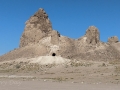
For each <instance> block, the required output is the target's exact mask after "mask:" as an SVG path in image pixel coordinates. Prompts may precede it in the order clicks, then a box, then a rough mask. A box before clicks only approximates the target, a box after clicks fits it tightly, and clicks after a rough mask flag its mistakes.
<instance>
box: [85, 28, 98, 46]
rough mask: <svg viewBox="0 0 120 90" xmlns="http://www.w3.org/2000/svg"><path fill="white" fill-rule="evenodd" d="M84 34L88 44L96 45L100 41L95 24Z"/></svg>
mask: <svg viewBox="0 0 120 90" xmlns="http://www.w3.org/2000/svg"><path fill="white" fill-rule="evenodd" d="M85 36H86V37H87V39H86V41H87V43H88V44H92V45H96V44H98V43H99V41H100V35H99V31H98V29H97V28H96V27H95V26H90V27H89V28H88V30H87V31H86V34H85Z"/></svg>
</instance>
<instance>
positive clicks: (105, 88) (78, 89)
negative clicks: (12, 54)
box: [0, 80, 120, 90]
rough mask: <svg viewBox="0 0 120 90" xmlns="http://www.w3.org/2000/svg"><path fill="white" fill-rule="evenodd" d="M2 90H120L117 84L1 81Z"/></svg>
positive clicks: (0, 87)
mask: <svg viewBox="0 0 120 90" xmlns="http://www.w3.org/2000/svg"><path fill="white" fill-rule="evenodd" d="M0 89H1V90H120V85H117V84H86V83H71V82H52V81H42V80H39V81H36V80H33V81H21V80H4V81H0Z"/></svg>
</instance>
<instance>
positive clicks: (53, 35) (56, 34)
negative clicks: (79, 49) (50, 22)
mask: <svg viewBox="0 0 120 90" xmlns="http://www.w3.org/2000/svg"><path fill="white" fill-rule="evenodd" d="M59 37H60V34H59V32H58V31H55V30H53V31H52V32H51V43H52V44H53V45H58V44H59Z"/></svg>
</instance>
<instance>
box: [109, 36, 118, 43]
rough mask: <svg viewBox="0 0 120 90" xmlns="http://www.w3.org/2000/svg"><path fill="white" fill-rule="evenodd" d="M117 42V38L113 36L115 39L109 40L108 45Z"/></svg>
mask: <svg viewBox="0 0 120 90" xmlns="http://www.w3.org/2000/svg"><path fill="white" fill-rule="evenodd" d="M117 42H119V40H118V37H117V36H113V37H110V38H108V43H110V44H111V43H117Z"/></svg>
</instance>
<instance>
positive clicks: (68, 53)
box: [0, 9, 120, 61]
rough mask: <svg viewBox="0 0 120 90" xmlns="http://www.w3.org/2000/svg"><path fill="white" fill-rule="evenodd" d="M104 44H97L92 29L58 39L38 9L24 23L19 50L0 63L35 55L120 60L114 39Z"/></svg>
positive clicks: (115, 39)
mask: <svg viewBox="0 0 120 90" xmlns="http://www.w3.org/2000/svg"><path fill="white" fill-rule="evenodd" d="M108 42H109V43H103V42H101V41H100V33H99V30H98V29H97V28H96V27H95V26H90V27H89V28H88V29H87V31H86V33H85V35H84V36H82V37H80V38H79V39H71V38H68V37H65V36H62V35H60V33H59V32H58V31H56V30H53V29H52V25H51V22H50V20H49V18H48V15H47V14H46V12H45V11H44V9H39V10H38V12H36V13H35V14H34V15H33V16H31V17H30V19H29V20H28V21H27V22H26V25H25V29H24V32H23V34H22V36H21V39H20V47H19V48H17V49H15V50H13V51H10V52H9V53H7V54H5V55H3V56H0V61H3V60H13V59H18V58H34V57H38V56H61V57H64V58H68V59H78V60H79V59H82V60H104V61H106V60H120V48H119V47H120V43H119V42H118V38H117V37H112V38H109V39H108ZM116 42H118V43H116Z"/></svg>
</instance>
